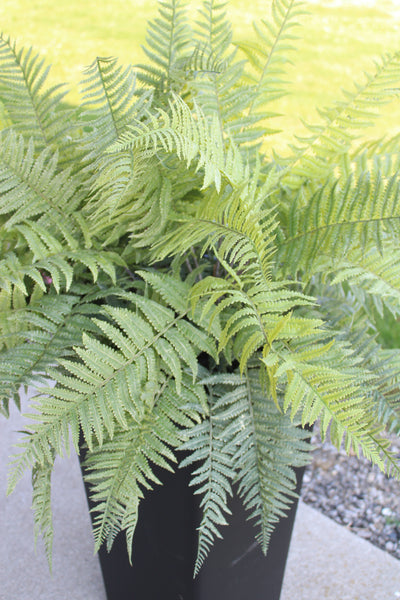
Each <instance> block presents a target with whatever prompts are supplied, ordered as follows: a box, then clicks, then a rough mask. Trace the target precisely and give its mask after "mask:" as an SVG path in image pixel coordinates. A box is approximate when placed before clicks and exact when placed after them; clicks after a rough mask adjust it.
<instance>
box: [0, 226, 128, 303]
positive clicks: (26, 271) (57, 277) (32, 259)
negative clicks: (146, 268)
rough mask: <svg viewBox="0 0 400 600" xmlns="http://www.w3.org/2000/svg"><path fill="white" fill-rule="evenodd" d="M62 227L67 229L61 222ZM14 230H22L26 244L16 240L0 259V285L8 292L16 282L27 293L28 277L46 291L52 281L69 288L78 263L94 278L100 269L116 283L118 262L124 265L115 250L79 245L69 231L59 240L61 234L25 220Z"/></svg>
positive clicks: (58, 290)
mask: <svg viewBox="0 0 400 600" xmlns="http://www.w3.org/2000/svg"><path fill="white" fill-rule="evenodd" d="M78 222H79V221H78ZM61 231H62V232H63V233H65V230H64V229H63V228H62V226H61ZM14 233H15V234H19V235H20V238H22V239H23V240H24V241H25V242H26V245H25V246H22V248H23V251H22V252H21V249H20V248H19V247H18V244H16V245H15V247H12V248H10V250H9V251H8V252H6V253H5V255H4V258H3V259H2V260H0V288H2V289H5V290H6V291H7V292H11V290H12V287H13V286H15V287H17V288H18V289H19V290H20V291H21V292H22V293H23V294H25V295H27V294H28V289H27V282H26V278H29V279H30V280H31V281H33V282H34V283H35V284H36V285H38V286H39V287H40V288H41V289H42V290H43V292H45V291H46V289H47V287H46V285H49V284H51V285H53V286H54V288H55V289H56V291H57V292H60V289H61V288H62V287H64V288H65V289H66V290H68V289H69V288H70V287H71V284H72V281H73V278H74V271H75V270H76V268H77V266H78V267H80V268H82V267H83V268H84V269H85V270H89V271H90V273H91V275H92V278H93V280H94V281H96V280H97V278H98V275H99V271H104V272H105V273H106V274H107V275H108V276H109V277H110V278H111V280H112V281H113V283H115V265H120V266H124V265H125V263H124V261H123V260H122V259H121V258H120V256H119V255H118V254H116V253H113V252H110V251H103V250H96V249H95V248H90V247H89V248H85V247H80V245H79V242H78V241H77V240H76V239H74V238H73V237H71V236H69V235H68V237H67V239H66V240H62V241H60V240H59V239H58V237H60V236H57V237H56V236H54V235H52V234H51V233H49V232H48V231H47V230H46V229H45V228H44V227H42V226H40V225H38V224H37V223H35V222H29V221H26V222H25V223H24V224H22V225H18V226H14ZM67 233H68V232H67ZM17 239H18V238H17ZM19 255H20V256H19ZM46 280H47V281H46Z"/></svg>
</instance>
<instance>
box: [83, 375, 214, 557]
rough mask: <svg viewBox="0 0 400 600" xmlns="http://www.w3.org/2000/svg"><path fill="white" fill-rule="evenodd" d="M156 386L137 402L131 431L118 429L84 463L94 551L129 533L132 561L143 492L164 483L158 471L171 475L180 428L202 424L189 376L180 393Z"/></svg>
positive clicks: (166, 384)
mask: <svg viewBox="0 0 400 600" xmlns="http://www.w3.org/2000/svg"><path fill="white" fill-rule="evenodd" d="M154 383H155V388H154V390H153V391H152V392H151V396H150V395H149V393H147V397H146V395H145V391H144V393H143V396H142V399H141V402H140V401H139V402H138V404H140V411H139V412H138V414H137V415H136V417H135V419H134V420H131V419H130V418H129V417H128V426H127V427H125V428H124V429H121V428H120V427H118V428H117V430H116V431H115V433H114V435H113V438H112V441H111V440H106V441H105V442H104V443H103V444H102V446H101V447H98V448H94V450H93V452H91V453H90V455H89V456H88V457H87V459H86V461H85V470H86V480H87V481H88V482H89V484H90V487H91V495H92V499H93V500H94V501H95V502H96V516H95V519H94V534H95V540H96V547H97V548H99V547H100V545H101V544H102V543H103V542H104V541H107V545H108V547H109V548H110V547H111V545H112V542H113V540H114V537H115V535H116V534H117V533H118V532H119V531H120V530H121V529H126V530H127V546H128V552H129V556H130V557H131V553H132V537H133V532H134V529H135V525H136V520H137V512H138V506H139V503H140V500H141V499H142V497H143V492H144V490H148V489H151V488H152V487H153V485H154V484H157V483H160V481H159V479H158V477H157V476H156V475H155V473H154V471H153V468H154V465H156V466H157V467H161V468H163V469H167V470H172V467H171V463H174V462H176V458H175V455H174V453H173V449H174V448H176V447H177V446H179V444H180V441H181V434H180V431H181V428H182V427H190V426H192V425H193V421H194V420H198V414H197V413H196V410H195V406H196V403H197V404H198V401H199V396H200V397H201V395H202V393H203V392H202V390H201V386H198V385H197V384H193V382H192V380H191V377H190V376H188V375H185V376H184V378H183V381H182V388H181V390H180V391H179V392H178V391H177V389H176V386H175V384H174V382H173V380H171V379H168V378H167V379H164V380H163V379H161V380H160V381H159V382H158V383H156V382H154ZM149 391H150V390H149ZM150 399H151V402H149V400H150ZM198 409H199V410H201V407H200V405H198Z"/></svg>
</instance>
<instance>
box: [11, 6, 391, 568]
mask: <svg viewBox="0 0 400 600" xmlns="http://www.w3.org/2000/svg"><path fill="white" fill-rule="evenodd" d="M302 13H303V6H302V4H301V3H300V2H299V1H298V0H272V2H271V16H270V18H269V20H265V21H261V22H260V23H257V24H256V25H255V33H254V38H253V41H252V42H251V43H250V42H248V43H241V44H234V43H233V42H232V32H231V27H230V24H229V22H228V20H227V18H226V15H225V12H224V7H223V6H222V5H221V4H219V3H217V2H215V1H214V0H207V1H204V2H202V3H200V5H199V7H198V11H197V12H196V13H195V14H193V7H191V12H190V13H189V9H188V6H187V4H186V2H185V1H184V0H165V1H164V2H162V3H161V4H160V6H159V16H158V17H157V18H156V19H155V20H154V21H153V22H152V23H151V24H150V26H149V30H148V36H147V46H146V48H145V53H146V56H147V58H148V59H149V62H148V63H147V64H145V65H138V66H136V67H128V68H123V67H122V66H120V65H119V64H118V62H117V60H116V59H110V58H97V59H96V60H95V61H94V62H93V64H92V65H91V66H90V67H89V68H88V69H87V70H86V71H85V74H84V79H83V82H82V98H83V100H82V105H81V106H80V107H78V108H76V109H75V108H69V107H68V106H67V105H66V104H65V99H64V92H63V91H62V90H61V88H58V87H57V86H48V85H47V78H48V68H47V67H45V65H44V63H43V61H41V59H39V58H38V56H37V55H35V53H34V52H33V51H32V50H30V49H29V50H25V49H24V48H21V47H19V46H18V45H17V44H16V43H14V42H13V41H11V40H9V39H8V38H7V37H6V36H4V35H3V36H2V37H1V40H0V102H1V105H2V111H1V114H2V115H4V116H3V117H2V122H1V125H2V129H1V133H0V191H1V195H0V243H1V248H2V255H1V260H0V288H1V292H0V304H1V308H2V310H1V317H0V336H1V337H0V340H1V352H2V356H1V361H0V372H1V387H0V397H1V403H2V404H1V410H2V412H3V413H4V415H5V416H7V415H8V412H9V400H10V398H13V399H14V401H15V402H16V404H17V405H19V394H18V392H19V389H20V387H21V386H28V385H34V386H36V388H37V395H36V396H35V397H34V399H33V401H32V404H31V409H30V413H29V414H27V420H26V429H25V431H24V432H23V433H22V435H21V439H20V443H19V445H18V451H17V453H16V455H15V457H14V459H13V462H12V466H11V471H10V479H9V491H10V492H11V491H12V490H13V489H14V487H15V486H16V484H17V482H18V480H19V478H20V476H21V474H22V473H23V472H24V471H25V469H31V470H32V473H33V479H32V481H33V506H34V509H35V530H36V534H41V535H42V536H43V537H44V541H45V544H46V548H47V552H48V555H49V558H50V557H51V545H52V531H53V526H52V522H51V506H50V479H51V472H52V468H53V464H54V460H55V457H56V456H65V455H67V454H69V452H71V451H76V452H79V451H80V449H81V446H80V442H79V440H80V436H81V439H83V440H84V444H85V446H86V452H87V453H86V456H87V458H86V470H87V478H88V482H89V484H90V486H91V493H92V498H93V501H94V502H95V505H96V513H95V517H94V535H95V540H96V548H99V547H100V545H101V544H103V543H106V544H107V545H108V547H111V545H112V543H113V540H114V538H115V536H116V534H117V533H118V532H119V531H120V530H125V531H126V539H127V547H128V552H129V554H131V551H132V544H134V531H135V526H136V523H137V519H138V515H140V512H139V506H140V503H141V501H142V498H143V497H144V496H145V495H146V494H148V493H151V492H150V490H151V489H152V488H153V487H154V486H155V485H158V484H159V483H160V480H159V478H158V477H157V476H156V473H155V471H156V470H157V472H158V470H159V468H162V469H167V470H173V469H177V468H180V467H182V466H189V465H190V466H192V469H193V479H192V484H193V487H194V490H195V493H196V494H200V495H201V501H200V502H201V509H202V517H201V521H200V522H199V543H198V556H197V561H196V565H195V573H197V572H198V571H199V569H200V568H201V566H202V564H203V562H204V560H205V559H206V557H207V554H208V552H209V550H210V548H211V546H212V544H213V542H214V540H215V538H217V537H220V536H221V535H223V528H224V527H225V526H226V525H227V524H228V523H229V509H228V506H227V500H228V498H229V496H231V495H232V494H233V493H236V494H239V496H240V498H241V499H242V502H243V504H244V506H245V508H246V509H247V510H248V514H249V518H250V519H251V520H252V521H253V523H254V527H255V536H256V538H257V539H258V540H259V542H260V544H261V547H262V550H263V551H264V552H266V551H267V548H268V542H269V538H270V535H271V532H272V530H273V528H274V525H275V524H276V523H277V521H278V520H279V519H281V518H282V517H284V515H285V513H286V512H287V510H288V508H289V507H290V505H291V503H292V501H293V499H294V498H295V487H296V477H295V471H294V468H295V467H297V466H301V465H304V464H306V462H307V460H308V457H309V454H310V453H309V451H310V445H309V444H308V442H307V438H308V435H309V434H308V433H307V427H309V426H311V425H312V424H313V423H315V421H316V420H317V419H319V420H320V423H321V431H322V433H323V435H324V436H325V435H329V436H330V438H331V439H332V441H333V442H334V443H335V444H336V445H337V446H340V445H341V444H342V443H343V444H344V446H345V448H346V450H347V451H354V452H356V453H357V454H358V453H362V454H363V455H365V456H366V457H367V458H368V459H370V460H371V461H372V462H373V463H374V464H376V465H378V466H379V468H381V469H382V470H383V471H384V472H386V473H387V474H388V475H393V476H395V477H400V465H399V464H398V461H397V459H396V457H395V456H394V455H393V454H392V453H391V451H390V444H389V441H388V439H387V435H386V434H387V433H388V432H395V433H399V432H400V415H399V399H398V382H399V379H400V355H399V351H398V350H393V349H392V350H388V349H384V348H382V347H381V346H380V343H379V338H378V337H377V330H376V325H375V318H376V315H377V314H384V311H390V312H391V313H392V314H393V315H395V316H396V315H399V313H400V276H399V273H400V269H399V267H400V247H399V241H400V227H399V223H400V203H399V186H400V178H399V168H398V166H399V155H398V146H397V140H396V139H394V140H384V141H381V142H377V143H376V144H372V143H370V144H364V143H362V142H361V141H359V139H360V135H361V133H362V129H361V128H362V127H365V126H368V125H369V124H371V123H372V122H374V119H375V117H376V116H377V113H378V110H377V107H378V106H380V105H383V104H385V103H386V102H387V101H389V100H391V99H392V97H393V95H395V94H396V93H397V90H398V89H399V82H400V53H396V54H393V55H390V56H385V57H384V58H383V59H382V60H381V62H379V63H377V65H376V69H375V71H374V72H373V73H372V74H371V75H368V76H366V78H365V81H364V83H363V84H357V86H356V87H355V88H354V90H353V91H351V92H346V93H345V95H344V98H343V99H342V100H340V101H338V102H337V103H336V104H335V105H334V106H333V107H331V108H328V109H324V110H323V111H321V113H320V114H321V122H320V123H318V124H315V125H309V126H308V129H309V136H308V137H306V138H304V139H299V140H298V141H297V143H296V144H295V145H292V146H291V147H290V151H289V152H288V153H287V154H285V156H279V155H278V154H277V153H276V152H274V145H273V141H271V140H273V136H272V134H273V132H274V130H275V129H274V126H273V124H272V125H270V123H272V122H273V117H274V116H275V114H274V113H273V112H271V110H269V106H268V104H269V102H271V101H272V100H276V99H277V98H280V97H281V96H282V95H283V94H284V93H286V88H287V85H286V82H285V79H286V75H285V68H286V63H287V62H288V61H289V60H290V57H291V52H292V49H293V47H294V39H295V37H294V36H293V33H292V32H293V30H294V28H295V27H296V26H297V25H298V23H299V21H300V20H301V15H302ZM48 379H52V380H53V381H54V382H55V384H56V385H55V387H49V386H48V383H47V381H48ZM71 440H72V442H71ZM71 445H72V447H71ZM156 468H157V469H156Z"/></svg>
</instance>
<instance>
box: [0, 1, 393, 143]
mask: <svg viewBox="0 0 400 600" xmlns="http://www.w3.org/2000/svg"><path fill="white" fill-rule="evenodd" d="M195 5H196V2H192V3H191V6H193V10H194V7H195ZM270 5H271V0H253V2H249V1H248V0H246V1H245V0H229V1H228V2H227V5H226V10H227V13H228V15H229V17H230V19H231V21H232V22H233V26H234V39H235V40H241V39H246V38H249V37H250V36H252V21H253V20H257V19H260V18H265V17H267V16H268V15H269V12H270ZM304 5H305V8H306V9H307V10H308V11H310V13H309V14H308V15H306V16H304V17H302V27H301V28H299V29H298V35H299V36H300V39H299V40H298V41H297V42H296V45H297V48H298V50H297V51H296V52H295V53H294V54H293V55H292V59H293V62H294V64H293V65H292V66H291V67H289V69H288V80H289V81H291V83H292V85H291V92H292V93H291V95H290V96H289V97H287V98H284V99H283V100H280V101H279V103H278V106H276V107H273V108H274V109H276V110H277V111H279V112H280V113H283V114H284V115H285V116H284V117H282V118H280V119H278V120H277V122H276V123H275V124H274V125H275V126H277V127H280V128H281V129H283V133H282V134H280V136H278V137H277V144H278V145H280V144H281V139H282V138H285V139H286V140H287V141H289V140H290V138H291V136H292V134H293V133H302V125H301V119H302V118H303V119H306V120H308V121H310V120H314V121H315V119H316V118H317V117H316V110H315V107H316V106H320V107H323V106H326V105H329V104H330V103H331V102H332V101H333V100H335V99H338V98H339V97H340V89H341V88H346V89H351V88H352V82H353V80H355V81H358V82H360V81H362V80H363V71H365V70H367V71H371V70H373V69H374V64H373V61H374V59H376V58H377V57H379V56H380V55H381V54H383V53H386V52H393V51H397V50H400V35H399V34H400V0H397V1H394V0H380V1H374V0H312V1H309V2H305V4H304ZM156 10H157V3H156V1H155V0H56V1H55V0H34V1H32V0H1V3H0V29H1V30H2V31H3V33H5V34H7V35H10V36H11V37H12V38H14V39H16V40H17V41H18V42H19V44H23V45H27V46H29V45H32V46H34V47H35V48H36V49H37V50H38V51H40V52H41V53H43V55H44V56H45V57H46V59H47V61H48V62H50V63H51V64H52V65H53V69H52V72H51V78H52V81H53V82H55V83H58V82H60V81H66V82H69V83H70V84H71V87H72V92H71V96H70V101H72V102H76V101H77V100H78V91H77V84H78V82H79V80H80V79H81V76H82V69H83V68H84V67H85V66H87V65H88V64H90V63H91V62H92V61H93V59H94V58H95V57H96V56H118V57H119V58H120V59H121V61H122V62H126V63H137V62H140V61H141V59H142V58H143V53H142V50H141V45H142V44H143V43H144V38H145V30H146V22H147V20H148V19H149V18H152V17H153V16H155V14H156ZM383 110H384V117H383V118H382V119H381V120H380V122H379V125H378V128H375V130H372V131H369V133H368V136H369V137H373V136H376V135H381V134H384V133H389V134H394V133H397V132H399V131H400V99H399V100H398V102H394V103H393V104H392V105H390V106H386V107H384V109H383Z"/></svg>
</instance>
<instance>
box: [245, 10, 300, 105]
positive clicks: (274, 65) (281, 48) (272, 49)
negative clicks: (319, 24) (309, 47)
mask: <svg viewBox="0 0 400 600" xmlns="http://www.w3.org/2000/svg"><path fill="white" fill-rule="evenodd" d="M303 6H304V4H303V2H300V1H299V0H273V2H272V5H271V15H272V18H271V19H270V20H268V21H266V20H264V19H261V20H260V21H259V22H257V23H254V30H255V34H256V35H255V38H254V40H251V41H250V40H249V41H245V42H240V43H239V44H238V46H239V48H240V49H241V50H242V51H243V52H244V53H245V54H246V57H247V59H248V62H249V65H251V67H252V70H253V72H251V71H249V72H247V76H248V77H249V79H250V80H251V81H252V83H253V85H254V86H255V89H254V90H253V94H252V99H251V104H250V107H249V112H250V113H252V112H257V110H260V108H261V109H264V106H265V104H266V103H268V102H271V101H273V100H277V99H278V98H281V97H282V96H284V95H285V94H286V93H287V90H286V85H287V82H286V81H284V80H283V76H284V74H285V66H286V63H287V62H290V59H289V55H290V52H292V51H293V50H294V49H295V48H294V46H293V43H292V42H293V41H294V40H295V39H297V38H296V37H295V36H294V34H293V29H294V28H296V27H298V25H299V18H300V16H301V15H302V14H304V11H303Z"/></svg>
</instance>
